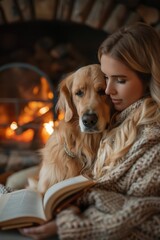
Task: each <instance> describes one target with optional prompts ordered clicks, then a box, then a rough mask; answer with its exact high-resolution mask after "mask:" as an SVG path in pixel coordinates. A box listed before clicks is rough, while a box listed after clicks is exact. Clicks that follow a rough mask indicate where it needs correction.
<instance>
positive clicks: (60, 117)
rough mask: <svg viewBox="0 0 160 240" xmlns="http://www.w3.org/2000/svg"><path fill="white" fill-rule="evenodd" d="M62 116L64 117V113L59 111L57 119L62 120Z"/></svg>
mask: <svg viewBox="0 0 160 240" xmlns="http://www.w3.org/2000/svg"><path fill="white" fill-rule="evenodd" d="M63 118H64V113H63V112H60V113H59V114H58V120H59V121H61V120H63Z"/></svg>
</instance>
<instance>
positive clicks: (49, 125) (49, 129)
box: [43, 121, 54, 135]
mask: <svg viewBox="0 0 160 240" xmlns="http://www.w3.org/2000/svg"><path fill="white" fill-rule="evenodd" d="M43 126H44V127H45V129H46V131H47V133H49V135H51V134H52V133H53V131H54V130H53V127H54V122H53V121H49V122H48V123H44V124H43Z"/></svg>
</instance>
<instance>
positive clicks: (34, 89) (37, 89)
mask: <svg viewBox="0 0 160 240" xmlns="http://www.w3.org/2000/svg"><path fill="white" fill-rule="evenodd" d="M38 92H39V87H38V86H35V87H34V88H33V94H34V95H37V94H38Z"/></svg>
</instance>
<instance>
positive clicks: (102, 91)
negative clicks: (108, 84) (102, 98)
mask: <svg viewBox="0 0 160 240" xmlns="http://www.w3.org/2000/svg"><path fill="white" fill-rule="evenodd" d="M98 94H99V95H106V94H105V89H99V90H98Z"/></svg>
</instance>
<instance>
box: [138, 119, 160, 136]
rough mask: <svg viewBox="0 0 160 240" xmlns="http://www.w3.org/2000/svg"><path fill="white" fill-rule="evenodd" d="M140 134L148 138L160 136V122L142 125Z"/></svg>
mask: <svg viewBox="0 0 160 240" xmlns="http://www.w3.org/2000/svg"><path fill="white" fill-rule="evenodd" d="M140 134H142V135H143V136H146V137H147V138H148V137H150V138H160V124H159V123H156V122H154V123H150V124H145V125H142V126H141V127H140Z"/></svg>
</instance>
